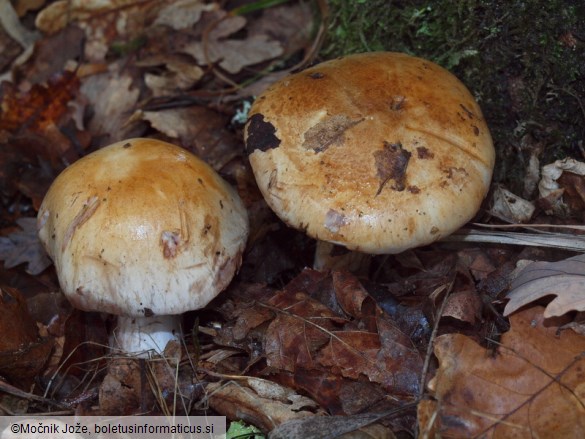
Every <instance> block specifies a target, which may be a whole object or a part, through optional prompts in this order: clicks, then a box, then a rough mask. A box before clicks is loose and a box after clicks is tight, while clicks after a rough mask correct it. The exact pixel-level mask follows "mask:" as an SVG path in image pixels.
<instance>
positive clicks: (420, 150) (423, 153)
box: [416, 146, 435, 159]
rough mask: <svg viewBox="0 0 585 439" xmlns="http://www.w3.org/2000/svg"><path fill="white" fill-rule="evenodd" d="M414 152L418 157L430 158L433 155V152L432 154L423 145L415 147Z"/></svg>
mask: <svg viewBox="0 0 585 439" xmlns="http://www.w3.org/2000/svg"><path fill="white" fill-rule="evenodd" d="M416 154H417V156H418V158H419V159H432V158H434V157H435V154H433V153H432V152H431V151H429V149H428V148H425V147H424V146H419V147H418V148H416Z"/></svg>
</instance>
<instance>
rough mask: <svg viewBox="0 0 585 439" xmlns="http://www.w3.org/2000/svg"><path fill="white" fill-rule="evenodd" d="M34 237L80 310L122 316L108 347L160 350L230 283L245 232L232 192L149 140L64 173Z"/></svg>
mask: <svg viewBox="0 0 585 439" xmlns="http://www.w3.org/2000/svg"><path fill="white" fill-rule="evenodd" d="M38 229H39V237H40V239H41V242H42V243H43V245H44V247H45V248H46V250H47V252H48V253H49V256H50V257H51V258H52V259H53V261H54V263H55V268H56V270H57V275H58V277H59V283H60V285H61V289H62V290H63V293H65V295H66V296H67V298H68V299H69V301H70V302H71V303H72V305H73V306H75V307H76V308H79V309H82V310H86V311H101V312H105V313H111V314H115V315H117V316H118V321H117V327H116V329H115V331H114V332H113V334H112V336H111V344H112V345H113V346H115V347H118V348H120V349H121V350H122V351H124V352H127V353H131V354H142V355H144V353H146V352H147V351H149V350H151V349H153V350H155V351H156V352H158V353H160V352H162V351H163V350H164V348H165V346H166V344H167V342H168V341H170V340H172V339H176V338H178V337H179V335H180V331H181V329H180V317H179V315H180V314H182V313H184V312H186V311H189V310H195V309H199V308H202V307H204V306H205V305H206V304H207V303H208V302H209V301H210V300H211V299H213V298H214V297H215V296H216V295H217V294H219V292H221V291H222V290H223V289H224V288H225V287H226V286H227V285H228V283H229V282H230V281H231V279H232V277H233V275H234V273H235V272H236V271H237V269H238V267H239V266H240V262H241V257H242V253H243V250H244V246H245V243H246V239H247V234H248V218H247V212H246V209H245V208H244V206H243V204H242V201H241V200H240V198H239V196H238V194H237V193H236V192H235V190H234V189H233V188H232V187H231V186H229V185H228V183H226V182H225V181H224V180H223V179H222V178H221V177H220V176H219V175H218V174H217V173H216V172H215V171H214V170H213V169H212V168H211V167H209V166H208V165H207V164H206V163H204V162H203V161H202V160H200V159H198V158H197V157H195V156H193V155H192V154H190V153H189V152H187V151H186V150H184V149H182V148H179V147H177V146H175V145H171V144H168V143H165V142H161V141H157V140H153V139H130V140H126V141H122V142H118V143H115V144H113V145H110V146H108V147H105V148H102V149H100V150H98V151H96V152H94V153H92V154H89V155H87V156H85V157H84V158H82V159H80V160H78V161H77V162H75V163H74V164H72V165H71V166H69V167H68V168H67V169H65V170H64V171H63V172H62V173H61V174H60V175H59V176H58V177H57V179H56V180H55V181H54V183H53V184H52V186H51V187H50V189H49V191H48V193H47V194H46V196H45V198H44V200H43V203H42V205H41V208H40V210H39V214H38Z"/></svg>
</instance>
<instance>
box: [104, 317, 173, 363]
mask: <svg viewBox="0 0 585 439" xmlns="http://www.w3.org/2000/svg"><path fill="white" fill-rule="evenodd" d="M180 335H181V316H180V315H177V316H152V317H125V316H118V324H117V326H116V329H114V332H113V333H112V335H111V336H110V347H111V348H113V349H119V350H121V351H123V352H125V353H128V354H130V355H135V356H137V357H140V358H148V357H149V351H154V352H156V353H158V354H162V353H163V351H164V350H165V347H166V345H167V343H168V342H169V341H171V340H178V339H179V337H180Z"/></svg>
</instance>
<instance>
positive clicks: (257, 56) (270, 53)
mask: <svg viewBox="0 0 585 439" xmlns="http://www.w3.org/2000/svg"><path fill="white" fill-rule="evenodd" d="M245 25H246V19H245V18H244V17H242V16H235V17H229V18H227V19H225V20H222V21H221V22H219V24H218V25H217V26H216V27H215V28H214V29H213V30H212V31H211V32H210V35H209V39H208V40H207V44H205V43H204V42H200V41H195V42H192V43H190V44H187V45H186V46H185V47H183V48H182V49H181V51H182V52H183V53H186V54H188V55H191V56H192V57H194V58H195V59H196V60H197V62H198V63H199V64H200V65H207V64H209V63H216V62H218V63H219V66H220V67H221V68H223V69H225V70H226V71H227V72H229V73H238V72H239V71H240V70H242V68H244V67H246V66H251V65H254V64H258V63H260V62H262V61H266V60H270V59H273V58H276V57H277V56H280V55H282V53H283V52H284V49H283V48H282V45H281V44H280V43H279V42H278V41H276V40H273V39H271V38H269V37H268V36H267V35H264V34H262V35H252V36H250V37H248V38H246V39H226V38H225V37H227V36H228V35H231V34H233V33H234V32H237V31H238V30H240V29H242V28H243V27H244V26H245Z"/></svg>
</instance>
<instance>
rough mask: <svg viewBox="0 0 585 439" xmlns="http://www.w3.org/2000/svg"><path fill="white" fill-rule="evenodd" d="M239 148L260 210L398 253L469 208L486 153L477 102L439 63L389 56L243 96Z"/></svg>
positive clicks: (356, 59)
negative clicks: (245, 113)
mask: <svg viewBox="0 0 585 439" xmlns="http://www.w3.org/2000/svg"><path fill="white" fill-rule="evenodd" d="M245 136H246V149H247V152H248V154H249V158H250V163H251V165H252V168H253V171H254V174H255V177H256V180H257V182H258V185H259V187H260V190H261V191H262V193H263V195H264V198H265V199H266V201H267V203H268V204H269V205H270V207H271V208H272V209H273V210H274V211H275V212H276V213H277V214H278V215H279V216H280V218H281V219H282V220H283V221H284V222H286V223H287V224H289V225H291V226H293V227H296V228H298V229H301V230H304V231H306V233H307V234H308V235H309V236H312V237H313V238H316V239H319V240H323V241H329V242H333V243H336V244H341V245H344V246H346V247H347V248H349V249H351V250H358V251H363V252H367V253H399V252H401V251H403V250H405V249H407V248H411V247H416V246H420V245H425V244H428V243H431V242H433V241H436V240H437V239H440V238H442V237H444V236H446V235H449V234H450V233H452V232H454V231H455V230H457V229H458V228H459V227H461V226H462V225H463V224H465V223H466V222H467V221H469V220H470V219H471V218H472V217H473V216H474V215H475V213H476V212H477V210H478V209H479V207H480V205H481V202H482V200H483V199H484V197H485V195H486V193H487V191H488V189H489V184H490V180H491V175H492V170H493V166H494V160H495V152H494V148H493V144H492V140H491V136H490V133H489V130H488V128H487V125H486V123H485V120H484V118H483V116H482V113H481V109H480V108H479V106H478V104H477V103H476V102H475V100H474V98H473V96H472V95H471V94H470V92H469V91H468V90H467V89H466V87H465V86H464V85H463V84H462V83H461V82H460V81H459V80H458V79H457V78H456V77H455V76H453V75H452V74H451V73H449V72H448V71H447V70H445V69H443V68H442V67H439V66H438V65H436V64H434V63H432V62H430V61H426V60H423V59H420V58H415V57H412V56H409V55H405V54H401V53H392V52H373V53H364V54H358V55H350V56H347V57H344V58H340V59H335V60H332V61H327V62H324V63H322V64H319V65H316V66H314V67H312V68H309V69H307V70H304V71H302V72H300V73H296V74H294V75H291V76H288V77H286V78H284V79H282V80H281V81H279V82H278V83H275V84H274V85H272V86H271V87H270V88H269V89H268V90H266V91H265V92H264V93H263V94H262V95H261V96H259V97H258V99H257V100H256V102H255V103H254V104H253V106H252V108H251V111H250V115H249V119H248V122H247V125H246V128H245Z"/></svg>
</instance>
